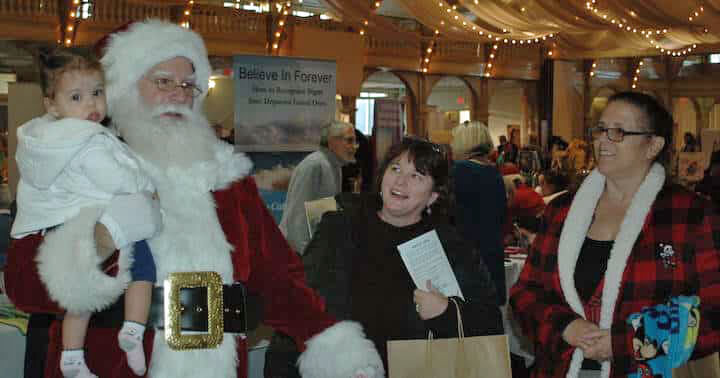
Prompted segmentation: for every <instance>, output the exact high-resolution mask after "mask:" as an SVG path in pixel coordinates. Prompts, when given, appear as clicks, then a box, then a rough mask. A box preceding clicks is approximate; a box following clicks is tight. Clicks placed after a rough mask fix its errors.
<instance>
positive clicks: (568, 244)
mask: <svg viewBox="0 0 720 378" xmlns="http://www.w3.org/2000/svg"><path fill="white" fill-rule="evenodd" d="M664 183H665V169H664V168H663V167H662V166H661V165H660V164H657V163H655V164H653V166H652V167H651V168H650V171H649V172H648V174H647V176H645V180H643V182H642V184H641V185H640V187H639V188H638V190H637V192H636V193H635V195H634V196H633V198H632V200H631V202H630V207H628V209H627V213H626V214H625V218H623V221H622V223H621V224H620V231H619V232H618V234H617V236H616V238H615V242H614V243H613V247H612V249H611V250H610V259H609V260H608V264H607V270H606V271H605V283H604V286H603V292H602V300H601V303H602V304H601V307H600V324H599V325H600V328H602V329H610V327H611V326H612V322H613V314H614V313H615V303H616V301H617V297H618V294H619V291H620V283H621V282H620V281H621V280H622V276H623V273H624V272H625V265H626V264H627V259H628V257H629V256H630V253H631V252H632V248H633V245H634V244H635V241H636V240H637V238H638V235H640V231H642V228H643V226H644V225H645V218H646V217H647V215H648V213H649V212H650V207H651V206H652V204H653V202H654V201H655V197H656V196H657V194H658V192H660V189H662V187H663V184H664ZM604 190H605V176H603V175H602V174H600V172H598V171H597V169H595V170H593V171H592V173H590V175H589V176H588V177H587V178H586V179H585V181H584V182H583V183H582V185H581V186H580V189H579V190H578V192H577V194H576V195H575V198H573V202H572V204H571V205H570V211H569V212H568V215H567V218H566V221H565V224H564V225H563V229H562V233H561V234H560V242H559V244H558V271H559V275H560V285H561V287H562V290H563V295H564V296H565V300H566V301H567V302H568V304H569V305H570V308H572V310H573V311H575V312H576V313H577V314H578V315H580V316H582V317H583V318H585V311H584V309H583V306H582V302H581V301H580V297H579V296H578V293H577V290H576V288H575V279H574V272H575V265H576V264H577V259H578V256H579V255H580V248H581V247H582V244H583V242H584V240H585V237H586V235H587V232H588V229H589V228H590V223H591V221H592V216H593V214H594V213H595V207H596V206H597V202H598V200H599V199H600V196H601V195H602V193H603V191H604ZM567 220H571V221H570V222H568V221H567ZM582 360H583V353H582V350H581V349H579V348H578V349H575V351H574V352H573V356H572V361H571V362H570V369H569V370H568V372H567V377H572V378H574V377H577V376H578V372H579V371H580V368H581V366H582ZM601 374H602V375H601V376H602V377H603V378H608V377H609V376H610V362H609V361H605V362H603V363H602V371H601Z"/></svg>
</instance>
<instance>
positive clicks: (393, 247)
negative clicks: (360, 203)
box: [350, 212, 432, 356]
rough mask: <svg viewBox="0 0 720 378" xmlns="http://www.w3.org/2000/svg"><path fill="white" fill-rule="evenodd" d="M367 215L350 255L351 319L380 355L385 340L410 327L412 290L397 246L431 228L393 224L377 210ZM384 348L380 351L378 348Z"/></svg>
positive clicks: (404, 333) (402, 334) (405, 333)
mask: <svg viewBox="0 0 720 378" xmlns="http://www.w3.org/2000/svg"><path fill="white" fill-rule="evenodd" d="M366 215H367V230H363V232H365V231H367V235H364V237H362V238H361V240H360V251H363V253H358V254H355V255H354V256H353V259H352V261H353V262H352V265H353V272H352V275H351V277H350V297H351V298H352V306H351V314H350V318H351V319H354V320H357V321H359V322H360V323H362V324H363V326H364V327H365V333H366V335H367V336H368V338H369V339H370V340H372V341H373V342H374V343H375V345H376V346H377V347H378V349H379V352H380V355H382V356H384V355H386V351H385V350H384V349H385V347H386V341H387V340H388V339H390V340H393V339H404V338H407V336H408V335H409V334H412V333H413V332H411V329H409V327H410V324H409V322H408V319H407V317H408V311H407V309H408V308H414V307H415V304H414V303H413V298H412V293H413V290H415V284H414V283H413V280H412V278H410V274H409V273H408V271H407V269H406V268H405V264H404V263H403V261H402V258H401V257H400V253H399V251H398V249H397V246H398V245H400V244H402V243H404V242H406V241H408V240H411V239H413V238H415V237H417V236H419V235H422V234H424V233H426V232H428V231H430V230H432V226H431V225H430V224H429V222H423V221H421V222H419V223H416V224H413V225H410V226H407V227H395V226H393V225H391V224H388V223H385V222H384V221H382V220H380V218H379V217H378V215H377V213H374V212H369V213H368V214H366ZM380 349H383V350H380Z"/></svg>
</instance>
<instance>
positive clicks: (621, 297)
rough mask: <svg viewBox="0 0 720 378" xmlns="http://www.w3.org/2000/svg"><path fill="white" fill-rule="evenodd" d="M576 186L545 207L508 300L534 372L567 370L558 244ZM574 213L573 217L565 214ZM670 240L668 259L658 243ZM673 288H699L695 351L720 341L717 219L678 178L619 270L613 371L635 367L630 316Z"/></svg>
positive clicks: (704, 351)
mask: <svg viewBox="0 0 720 378" xmlns="http://www.w3.org/2000/svg"><path fill="white" fill-rule="evenodd" d="M572 198H573V194H567V195H563V196H561V197H558V198H557V199H556V200H554V201H553V202H551V203H550V205H549V206H548V207H547V208H546V209H545V212H544V216H543V225H542V226H541V229H540V232H539V233H538V235H537V237H536V239H535V241H534V243H533V245H532V247H531V250H530V253H529V255H528V259H527V262H526V263H525V267H524V269H523V271H522V273H521V275H520V278H519V280H518V282H517V283H516V284H515V286H513V288H512V290H511V294H510V295H511V298H510V304H511V306H512V311H513V315H514V317H516V318H517V319H518V320H519V321H520V324H521V327H522V329H523V332H524V334H525V336H526V337H528V338H529V339H530V340H531V341H532V342H533V343H534V345H535V357H536V360H535V361H536V364H535V368H534V370H533V373H532V377H565V374H566V373H567V371H568V367H569V364H570V358H571V355H572V352H573V348H572V347H571V346H570V345H569V344H567V343H565V342H564V341H563V340H562V336H561V335H562V331H563V330H564V327H565V326H566V325H567V324H568V323H569V322H570V321H572V320H574V319H576V318H579V317H580V316H578V315H577V314H575V313H574V312H573V311H572V310H571V309H570V307H569V305H568V304H567V302H566V300H565V297H564V295H563V292H562V289H561V286H560V279H559V273H558V264H557V249H558V242H559V239H560V233H561V231H562V227H563V223H564V222H565V218H566V217H567V214H568V211H569V209H570V204H571V203H572ZM568 221H571V220H568ZM668 243H670V244H671V245H672V246H673V248H674V251H675V254H674V256H673V258H672V261H670V262H672V263H674V266H672V264H667V263H668V262H669V261H667V260H665V261H663V258H662V257H661V256H660V250H659V248H660V247H659V245H660V244H668ZM677 295H699V296H700V300H701V304H700V309H701V318H700V319H701V321H700V332H699V336H698V340H697V344H696V346H695V351H694V353H693V356H692V358H693V359H695V358H700V357H703V356H706V355H708V354H711V353H713V352H715V351H718V350H719V348H720V219H719V218H718V216H717V215H715V214H713V210H712V206H711V205H710V203H709V202H708V201H706V200H704V199H702V198H700V197H698V196H697V195H695V194H693V193H691V192H688V191H687V190H685V189H682V188H680V187H678V186H667V187H664V188H663V189H662V190H661V191H660V192H659V193H658V195H657V197H656V199H655V202H654V203H653V205H652V207H651V209H650V212H649V213H648V215H647V217H646V218H645V224H644V226H643V229H642V232H641V233H640V235H639V236H638V239H637V240H636V242H635V244H634V246H633V249H632V252H631V254H630V257H629V258H628V261H627V264H626V266H625V270H624V272H623V275H622V282H621V286H620V291H619V294H618V298H617V304H616V306H615V313H614V316H613V323H612V329H611V334H612V352H613V357H612V361H611V364H612V365H611V366H612V370H611V374H610V375H611V376H612V377H625V376H627V375H628V374H629V373H630V372H632V371H634V369H635V368H636V367H635V363H634V359H633V349H632V332H631V330H632V329H631V327H630V326H629V325H628V324H627V321H626V320H627V318H628V316H629V315H630V314H631V313H634V312H638V311H640V310H641V309H642V308H643V307H646V306H652V305H655V304H658V303H662V302H665V301H666V300H667V299H668V298H669V297H672V296H677Z"/></svg>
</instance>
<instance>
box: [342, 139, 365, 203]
mask: <svg viewBox="0 0 720 378" xmlns="http://www.w3.org/2000/svg"><path fill="white" fill-rule="evenodd" d="M355 139H356V140H357V145H358V147H357V150H356V151H355V162H354V163H350V164H347V165H344V166H343V167H342V178H343V189H342V191H343V192H367V191H369V190H370V188H371V187H372V181H373V180H372V174H373V173H372V166H373V157H372V149H371V147H370V138H368V137H367V136H366V135H365V134H363V133H362V132H361V131H360V130H358V129H355Z"/></svg>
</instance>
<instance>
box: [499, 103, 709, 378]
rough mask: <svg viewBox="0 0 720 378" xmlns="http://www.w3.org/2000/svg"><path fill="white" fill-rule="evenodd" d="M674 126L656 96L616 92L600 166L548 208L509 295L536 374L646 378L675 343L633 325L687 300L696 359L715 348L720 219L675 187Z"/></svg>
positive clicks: (601, 134) (597, 136) (604, 122)
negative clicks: (694, 313) (693, 300)
mask: <svg viewBox="0 0 720 378" xmlns="http://www.w3.org/2000/svg"><path fill="white" fill-rule="evenodd" d="M672 125H673V121H672V117H671V116H670V114H668V112H667V111H666V110H665V109H664V108H663V107H662V106H661V105H659V104H658V103H657V102H656V101H655V100H654V99H653V98H651V97H650V96H647V95H644V94H640V93H630V92H625V93H618V94H616V95H614V96H612V97H611V98H610V99H609V100H608V105H607V108H606V109H605V111H604V112H603V114H602V117H601V119H600V122H599V124H598V126H597V127H594V128H592V129H590V135H591V136H592V138H593V146H594V150H595V156H596V161H597V169H596V170H594V171H593V172H592V173H591V174H590V175H589V176H588V177H587V178H586V179H585V181H584V182H583V184H582V185H581V187H580V188H579V189H578V191H577V192H576V193H569V194H567V195H563V196H560V197H558V198H556V199H555V200H554V201H553V202H551V203H550V205H549V207H548V208H546V210H545V212H544V214H543V225H542V228H541V230H540V232H539V233H538V236H537V238H536V239H535V241H534V244H533V247H532V249H531V251H530V254H529V256H528V259H527V262H526V264H525V267H524V269H523V272H522V274H521V275H520V279H519V280H518V282H517V284H516V285H515V286H514V287H513V288H512V291H511V299H510V302H511V305H512V310H513V314H514V316H515V317H516V318H518V320H519V321H520V324H521V326H522V329H523V332H524V333H525V335H526V336H527V337H529V338H530V339H531V340H532V341H533V343H534V344H535V350H536V360H535V361H536V362H535V367H534V370H533V374H532V376H533V377H605V378H606V377H610V376H613V377H626V376H632V377H635V376H641V377H644V376H645V375H644V374H648V373H649V372H648V366H649V365H648V364H649V361H651V360H652V359H653V358H654V357H656V356H658V355H661V354H664V353H667V351H668V349H667V347H668V345H667V343H662V342H661V343H660V344H658V343H655V341H653V340H650V339H651V338H650V337H646V336H643V335H642V334H641V333H640V332H638V331H637V328H635V327H634V326H633V324H631V323H630V322H629V317H630V315H631V314H633V313H638V312H640V311H642V310H643V308H648V307H651V306H655V305H659V304H664V303H666V302H667V301H668V300H669V299H670V298H673V297H677V296H680V295H685V296H698V297H699V298H700V318H699V320H700V323H699V331H698V332H697V334H698V335H699V336H698V337H697V341H696V344H695V347H694V353H693V354H692V357H691V358H693V359H694V358H699V357H703V356H705V355H708V354H710V353H713V352H715V351H717V350H718V346H719V345H720V318H719V317H718V316H717V315H716V314H717V313H718V312H719V311H720V253H718V252H720V251H719V249H720V222H719V221H718V219H717V217H716V216H714V215H713V213H712V207H711V206H710V203H708V202H707V201H705V200H703V199H701V198H700V197H698V196H696V195H695V194H693V193H691V192H689V191H687V190H685V189H682V188H680V187H678V186H672V185H666V178H665V170H664V168H663V167H662V165H661V164H659V161H662V160H663V158H664V157H665V156H666V154H667V149H668V146H669V145H671V139H670V137H671V135H672ZM650 374H652V372H650ZM655 374H657V373H655ZM651 376H655V375H651ZM667 378H670V377H667Z"/></svg>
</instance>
